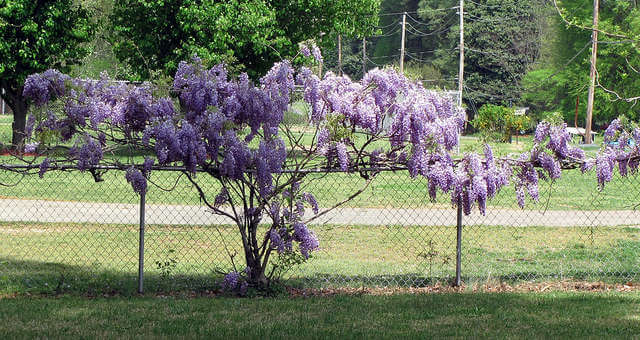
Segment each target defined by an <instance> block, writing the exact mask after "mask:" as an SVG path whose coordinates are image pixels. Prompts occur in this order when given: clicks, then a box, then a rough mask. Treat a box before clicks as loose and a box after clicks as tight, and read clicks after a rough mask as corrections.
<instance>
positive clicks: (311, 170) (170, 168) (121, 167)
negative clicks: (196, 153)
mask: <svg viewBox="0 0 640 340" xmlns="http://www.w3.org/2000/svg"><path fill="white" fill-rule="evenodd" d="M132 166H133V167H135V168H142V165H96V166H93V167H90V168H88V169H86V170H85V171H92V170H123V171H124V170H127V169H129V168H131V167H132ZM39 168H40V164H39V163H38V164H0V170H8V171H20V170H27V171H28V170H36V169H39ZM47 169H48V170H66V171H71V170H79V169H78V167H77V166H75V165H72V164H60V165H53V164H52V165H51V166H49V167H48V168H47ZM151 170H155V171H179V172H184V171H189V170H188V169H187V168H186V167H184V166H161V165H154V166H152V167H151ZM216 170H217V169H215V168H211V169H204V168H202V167H197V168H196V172H202V173H211V172H215V171H216ZM405 170H408V169H407V168H406V167H400V166H395V167H389V166H386V167H362V168H354V169H349V170H347V171H345V170H342V169H339V168H309V169H298V170H296V169H283V170H282V173H306V174H314V173H357V172H384V171H405ZM248 172H255V170H254V169H251V170H248Z"/></svg>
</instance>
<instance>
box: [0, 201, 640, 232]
mask: <svg viewBox="0 0 640 340" xmlns="http://www.w3.org/2000/svg"><path fill="white" fill-rule="evenodd" d="M139 210H140V207H139V206H138V205H137V204H121V203H89V202H66V201H44V200H43V201H40V200H17V199H0V221H25V222H26V221H32V222H76V223H83V222H84V223H122V224H137V223H138V221H139ZM145 219H146V222H147V223H148V224H174V225H209V224H229V223H230V222H231V221H230V220H229V219H228V218H225V217H223V216H219V215H214V214H212V213H210V212H208V211H207V209H205V208H204V207H201V206H186V205H158V204H148V205H147V206H146V216H145ZM463 222H464V224H465V225H488V226H505V225H510V226H564V227H576V226H614V225H635V226H639V225H640V212H639V211H627V210H618V211H547V212H544V211H537V210H508V209H488V211H487V215H486V216H482V215H480V214H479V213H478V212H477V211H474V212H473V213H472V214H471V215H469V216H465V217H464V218H463ZM323 223H330V224H357V225H424V226H439V225H455V224H456V212H455V210H453V209H392V208H389V209H375V208H341V209H336V210H334V211H332V212H330V213H328V214H327V215H325V216H323V217H322V218H320V219H318V220H317V221H315V222H314V224H323Z"/></svg>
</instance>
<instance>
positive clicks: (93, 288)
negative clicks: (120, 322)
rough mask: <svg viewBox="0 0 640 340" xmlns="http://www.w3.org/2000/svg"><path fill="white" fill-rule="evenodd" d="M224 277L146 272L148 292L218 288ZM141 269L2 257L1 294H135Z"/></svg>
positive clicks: (0, 259) (145, 287) (0, 262)
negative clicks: (137, 270)
mask: <svg viewBox="0 0 640 340" xmlns="http://www.w3.org/2000/svg"><path fill="white" fill-rule="evenodd" d="M220 279H221V278H220V276H219V275H216V274H214V273H211V274H209V275H206V274H190V275H183V274H165V275H163V274H159V273H155V272H152V273H145V275H144V281H143V282H144V291H145V292H150V293H152V292H158V293H161V292H180V291H205V290H215V289H216V288H217V287H218V286H219V284H218V283H219V282H220ZM137 292H138V274H137V272H127V271H113V270H105V269H100V268H99V266H98V265H96V266H95V267H91V266H77V265H68V264H61V263H53V262H38V261H23V260H16V259H12V258H7V257H0V293H6V294H13V293H18V294H20V293H33V294H45V295H46V294H71V295H88V296H96V295H104V294H106V295H134V294H137Z"/></svg>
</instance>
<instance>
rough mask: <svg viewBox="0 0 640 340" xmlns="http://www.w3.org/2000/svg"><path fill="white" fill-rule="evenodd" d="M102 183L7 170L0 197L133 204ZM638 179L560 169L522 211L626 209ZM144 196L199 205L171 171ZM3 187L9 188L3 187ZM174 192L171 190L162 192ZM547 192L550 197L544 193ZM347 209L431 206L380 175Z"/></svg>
mask: <svg viewBox="0 0 640 340" xmlns="http://www.w3.org/2000/svg"><path fill="white" fill-rule="evenodd" d="M103 179H104V181H103V182H100V183H95V181H94V180H93V177H92V176H91V174H89V173H81V172H77V171H73V172H59V171H52V172H48V173H46V174H45V176H44V178H43V179H40V178H39V177H38V176H37V175H32V176H25V177H23V176H20V175H17V174H15V173H10V172H6V171H2V172H0V183H2V184H4V185H3V186H1V187H0V197H3V198H21V199H47V200H63V201H85V202H114V203H135V202H137V201H138V198H137V197H136V195H135V194H134V193H133V190H132V189H131V186H130V185H129V184H128V183H127V182H126V180H125V177H124V173H123V172H119V171H110V172H107V173H106V174H104V175H103ZM307 179H308V181H307V184H306V185H307V186H306V187H305V190H306V191H309V192H312V193H314V195H316V198H317V199H318V202H319V203H320V205H321V206H325V207H329V206H332V205H333V204H335V203H336V202H339V201H342V200H344V199H346V198H347V197H348V196H349V195H351V194H352V193H353V192H355V191H357V190H358V189H360V188H361V187H362V186H363V185H364V183H365V180H364V179H362V178H361V177H359V176H358V174H344V173H334V174H329V175H326V176H321V175H309V176H308V177H307ZM639 179H640V177H639V176H637V175H636V176H630V177H627V178H619V176H617V175H616V176H615V178H614V180H613V181H612V182H611V183H609V184H608V185H607V186H606V187H605V188H604V190H602V191H599V190H598V189H597V186H598V185H597V181H596V177H595V173H593V172H591V173H588V174H584V175H583V174H582V173H581V172H580V171H578V170H570V171H565V172H564V173H563V177H562V178H561V179H559V180H558V181H556V182H555V183H547V182H543V183H541V185H540V192H541V202H540V203H539V204H534V203H533V202H528V203H527V205H526V207H525V209H545V208H546V209H550V210H631V209H634V207H635V205H636V204H638V203H640V190H629V188H632V189H635V188H640V181H639ZM151 180H152V182H153V183H155V184H157V185H158V186H160V187H162V188H163V189H160V188H158V187H157V186H155V185H153V184H151V185H150V189H149V190H150V191H149V193H148V194H147V202H148V203H151V204H189V205H193V204H195V205H197V204H200V201H199V199H198V195H197V192H196V190H195V189H194V188H193V186H192V185H191V183H189V181H188V180H187V179H186V178H185V176H180V174H179V173H176V172H166V171H155V172H153V173H152V178H151ZM197 180H198V182H199V183H200V184H201V185H202V187H203V189H204V190H205V192H207V193H209V194H210V195H211V196H215V195H216V194H217V193H218V192H219V188H220V186H219V184H218V183H217V182H216V181H215V180H214V179H213V178H211V177H209V176H208V175H206V174H200V175H199V176H198V177H197ZM5 185H8V186H5ZM169 188H174V190H172V191H169V192H168V191H165V190H164V189H169ZM549 194H550V195H549ZM450 200H451V198H450V195H449V194H440V195H439V197H438V199H437V202H436V206H438V207H441V208H448V207H450V206H451V204H450ZM345 206H347V207H369V208H384V207H393V208H416V207H423V208H429V207H434V204H433V203H432V202H431V201H430V199H429V197H428V190H427V181H426V180H425V179H422V178H416V179H411V178H410V177H409V176H408V173H407V172H405V171H401V172H383V173H381V174H379V175H378V177H377V178H376V179H375V180H374V181H373V183H372V184H371V185H370V187H369V188H368V189H367V190H366V191H365V192H363V193H362V194H361V195H360V196H358V197H356V198H355V199H354V200H352V201H350V202H348V203H347V204H346V205H345ZM488 206H494V207H503V208H504V207H506V208H514V209H519V208H517V205H516V203H515V193H514V190H513V186H507V187H505V188H503V190H502V191H501V192H500V193H499V194H498V195H497V196H496V197H495V198H494V199H493V200H491V201H489V202H488Z"/></svg>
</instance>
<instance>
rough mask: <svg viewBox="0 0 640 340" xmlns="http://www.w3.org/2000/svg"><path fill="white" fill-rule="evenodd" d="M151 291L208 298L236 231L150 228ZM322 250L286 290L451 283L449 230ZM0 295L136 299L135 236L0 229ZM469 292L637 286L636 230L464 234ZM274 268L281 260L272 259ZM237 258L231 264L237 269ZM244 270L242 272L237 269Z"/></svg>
mask: <svg viewBox="0 0 640 340" xmlns="http://www.w3.org/2000/svg"><path fill="white" fill-rule="evenodd" d="M146 231H147V232H146V239H145V251H146V253H145V273H146V277H145V282H146V287H147V289H148V290H149V291H183V290H207V289H215V288H216V287H217V286H218V282H219V280H220V277H221V276H220V275H219V274H218V273H217V270H220V271H223V272H228V271H230V270H231V263H230V260H229V256H228V255H227V251H228V252H229V253H232V254H233V253H236V254H242V251H241V246H240V241H239V236H238V233H237V231H236V230H235V228H232V227H220V228H217V229H216V228H213V227H177V226H155V225H151V226H148V227H147V230H146ZM315 232H316V233H317V234H318V237H319V239H320V249H319V250H318V251H316V252H314V253H313V257H312V258H311V259H310V260H309V261H308V262H307V263H305V264H302V265H299V266H296V267H294V268H293V269H291V270H290V271H289V272H287V273H285V274H284V278H285V280H286V282H287V284H289V285H294V286H299V285H302V286H303V287H335V286H351V287H359V286H368V287H372V286H422V285H429V284H434V283H435V282H448V281H449V280H451V278H452V277H454V276H455V238H456V235H455V228H454V227H452V226H442V227H395V226H389V227H363V226H323V227H317V228H315ZM0 244H1V245H2V247H0V294H1V293H6V294H13V293H23V292H32V293H51V292H65V293H79V294H84V293H86V292H97V293H100V292H117V293H120V294H125V295H131V294H134V293H135V291H136V287H137V285H136V273H137V256H138V250H137V246H138V230H137V227H135V226H126V225H81V224H75V225H74V224H33V223H30V224H25V223H3V224H2V225H0ZM462 251H463V262H462V268H463V270H462V274H463V279H464V280H465V282H466V283H468V284H476V283H483V282H487V281H490V282H493V281H498V282H503V281H507V282H509V281H520V280H526V281H529V280H537V281H547V280H551V281H554V280H563V279H567V278H574V279H586V280H605V281H609V282H618V283H620V282H626V281H630V280H631V281H635V280H638V279H639V278H640V272H639V268H640V228H635V227H598V228H551V227H525V228H516V227H481V226H474V227H468V228H465V229H464V234H463V244H462ZM275 260H278V259H277V258H276V259H275ZM242 261H243V259H242V256H241V255H238V256H237V257H236V262H237V263H238V264H240V263H242ZM241 269H242V268H241Z"/></svg>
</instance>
